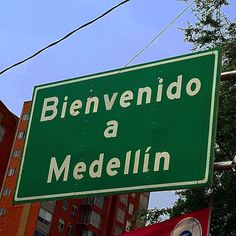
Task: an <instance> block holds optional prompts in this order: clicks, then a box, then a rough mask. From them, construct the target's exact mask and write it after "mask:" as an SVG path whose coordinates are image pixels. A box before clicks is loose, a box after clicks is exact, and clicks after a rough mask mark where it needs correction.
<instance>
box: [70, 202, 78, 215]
mask: <svg viewBox="0 0 236 236" xmlns="http://www.w3.org/2000/svg"><path fill="white" fill-rule="evenodd" d="M77 212H78V207H77V206H75V205H73V206H72V212H71V214H72V216H73V217H76V216H77Z"/></svg>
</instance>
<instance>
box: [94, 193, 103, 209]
mask: <svg viewBox="0 0 236 236" xmlns="http://www.w3.org/2000/svg"><path fill="white" fill-rule="evenodd" d="M94 205H96V206H97V207H99V208H100V209H103V206H104V197H102V196H99V197H95V199H94Z"/></svg>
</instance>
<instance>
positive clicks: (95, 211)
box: [0, 102, 149, 236]
mask: <svg viewBox="0 0 236 236" xmlns="http://www.w3.org/2000/svg"><path fill="white" fill-rule="evenodd" d="M30 105H31V103H30V102H25V103H24V106H23V109H22V113H21V117H20V121H19V125H18V129H17V132H16V136H15V142H14V144H13V147H12V151H11V158H10V161H9V164H8V170H7V172H6V173H7V174H6V178H5V182H4V186H3V192H2V196H1V198H0V235H3V236H15V235H17V236H18V235H19V236H23V235H24V236H46V235H52V236H113V235H114V236H115V235H119V234H120V233H121V232H124V231H125V230H127V229H129V228H130V224H131V219H132V217H133V215H134V214H135V212H137V211H139V209H145V208H147V205H148V200H149V193H133V194H123V195H114V196H106V197H103V196H96V197H89V198H83V199H65V200H61V201H47V202H41V203H30V204H21V205H14V206H13V205H12V200H13V193H14V189H15V185H16V178H17V172H18V169H19V164H20V158H21V152H22V148H23V144H24V137H25V132H26V127H27V123H28V119H29V111H30Z"/></svg>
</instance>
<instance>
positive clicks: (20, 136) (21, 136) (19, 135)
mask: <svg viewBox="0 0 236 236" xmlns="http://www.w3.org/2000/svg"><path fill="white" fill-rule="evenodd" d="M24 137H25V132H24V131H20V132H18V135H17V138H19V139H21V138H24Z"/></svg>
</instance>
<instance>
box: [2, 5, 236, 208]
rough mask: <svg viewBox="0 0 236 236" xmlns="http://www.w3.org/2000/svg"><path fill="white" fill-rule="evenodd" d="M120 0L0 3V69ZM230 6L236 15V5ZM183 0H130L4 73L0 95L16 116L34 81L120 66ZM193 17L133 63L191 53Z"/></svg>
mask: <svg viewBox="0 0 236 236" xmlns="http://www.w3.org/2000/svg"><path fill="white" fill-rule="evenodd" d="M119 2H120V1H116V0H112V1H108V0H100V1H94V0H79V1H78V0H77V1H73V0H71V1H54V0H52V1H46V0H41V1H30V0H22V1H12V0H9V1H1V3H0V7H1V9H2V11H1V14H0V55H1V56H0V70H2V69H5V67H7V66H9V65H11V64H14V63H16V62H17V61H19V60H21V59H24V58H25V57H27V56H29V55H31V54H32V53H34V52H35V51H37V50H39V49H40V48H42V47H44V46H46V45H47V44H49V43H51V42H53V41H55V40H57V39H58V38H60V37H62V36H64V35H65V34H67V33H68V32H69V31H71V30H73V29H75V28H77V27H78V26H80V25H82V24H84V23H86V22H87V21H89V20H92V19H93V18H95V17H97V16H98V15H99V14H101V13H103V12H104V11H106V10H107V9H109V8H110V7H112V6H114V5H115V4H117V3H119ZM230 2H231V3H232V5H230V6H229V7H228V8H227V9H225V11H226V13H227V14H229V15H230V17H231V18H233V17H234V19H235V12H236V3H235V1H230ZM186 6H187V4H186V3H185V2H183V1H178V0H168V1H156V0H148V1H142V0H131V1H130V2H128V3H126V4H125V5H123V6H121V7H120V8H118V9H117V10H115V11H114V12H112V13H111V14H109V15H108V16H106V17H105V18H103V19H101V20H99V21H97V22H96V23H95V24H93V25H90V26H88V27H87V28H85V29H82V30H81V31H79V32H77V33H76V34H75V35H73V36H71V37H70V38H68V39H67V40H65V41H63V42H62V43H60V44H59V45H57V46H55V47H53V48H51V49H49V50H47V51H45V52H44V53H42V54H41V55H39V56H37V57H35V58H33V59H32V60H30V61H28V62H26V63H25V64H22V65H20V66H18V67H16V68H14V69H12V70H10V71H8V72H6V73H5V74H3V75H1V76H0V99H1V100H2V101H3V102H4V103H5V104H6V105H7V107H8V108H9V109H10V110H11V111H12V112H13V113H15V114H16V115H18V116H19V115H20V111H21V108H22V105H23V102H24V101H26V100H31V98H32V92H33V88H34V86H35V85H39V84H44V83H49V82H53V81H59V80H64V79H68V78H73V77H79V76H82V75H88V74H93V73H98V72H102V71H107V70H112V69H116V68H121V67H123V66H125V65H126V64H127V62H128V61H129V60H130V59H131V58H132V57H133V56H135V55H136V53H137V52H138V51H140V50H141V49H142V48H143V47H144V46H145V45H146V44H147V43H148V42H149V41H150V40H151V39H152V38H154V37H155V36H156V35H157V34H158V33H159V32H160V31H161V30H162V29H163V28H164V27H165V26H166V25H167V24H168V23H169V22H170V21H172V20H173V19H174V18H175V17H176V16H177V15H178V14H179V13H180V12H181V11H182V10H183V9H184V8H185V7H186ZM187 21H191V22H192V21H193V17H192V14H191V10H188V11H187V12H186V13H185V14H184V15H183V16H182V17H181V18H180V19H179V20H177V21H176V22H175V24H174V25H172V27H171V28H170V29H168V30H167V32H166V33H164V34H163V35H162V36H161V37H160V38H159V39H158V40H157V41H156V42H155V43H153V44H152V45H151V46H150V47H149V48H148V49H147V50H145V51H144V52H143V53H142V54H141V55H140V56H139V57H138V58H137V59H136V60H135V61H134V62H132V64H131V65H134V64H139V63H144V62H149V61H155V60H160V59H163V58H168V57H173V56H177V55H181V54H186V53H189V52H190V51H191V45H190V44H188V43H186V42H184V34H183V32H182V31H181V30H180V29H179V28H184V27H186V26H187V23H186V22H187ZM173 195H174V193H173V192H171V193H170V192H164V193H163V192H161V193H157V194H152V196H151V201H150V207H164V206H167V205H170V204H171V203H172V202H173V201H174V196H173Z"/></svg>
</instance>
